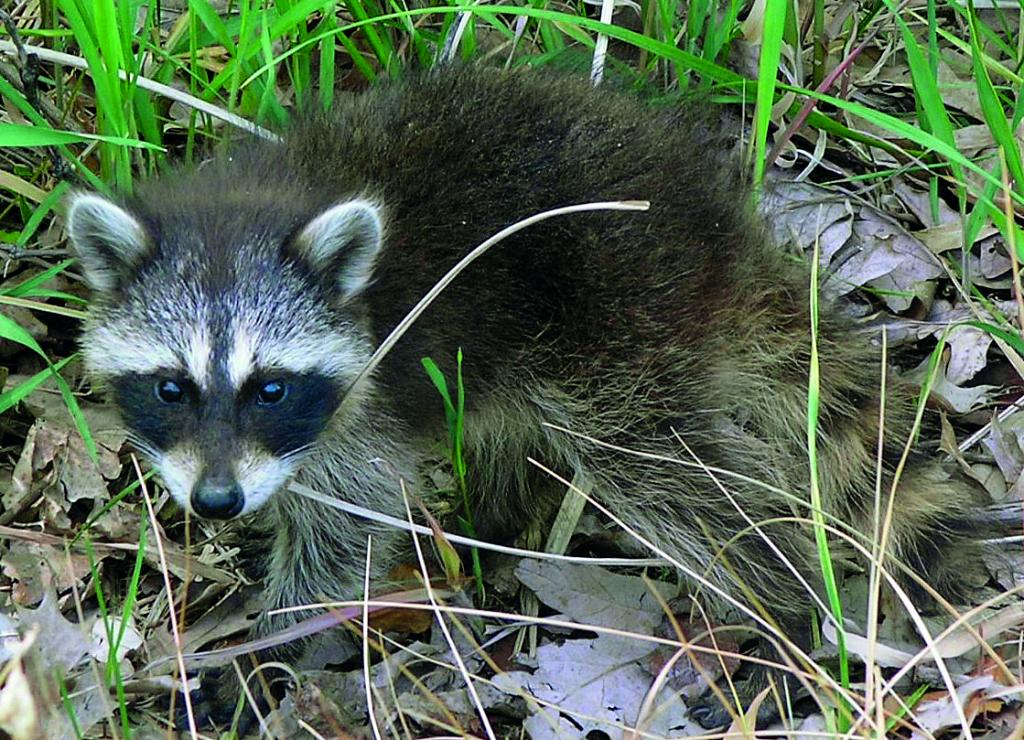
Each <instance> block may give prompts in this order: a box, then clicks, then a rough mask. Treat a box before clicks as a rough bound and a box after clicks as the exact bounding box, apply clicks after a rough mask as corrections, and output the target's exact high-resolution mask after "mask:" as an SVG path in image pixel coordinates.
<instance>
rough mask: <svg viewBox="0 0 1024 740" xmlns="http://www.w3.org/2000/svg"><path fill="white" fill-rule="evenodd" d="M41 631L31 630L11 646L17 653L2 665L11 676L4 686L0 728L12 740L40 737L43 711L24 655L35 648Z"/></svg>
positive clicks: (0, 692)
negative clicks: (31, 681)
mask: <svg viewBox="0 0 1024 740" xmlns="http://www.w3.org/2000/svg"><path fill="white" fill-rule="evenodd" d="M37 634H38V632H37V631H32V632H29V633H28V634H27V635H26V636H25V637H24V639H22V640H19V641H18V644H17V645H14V646H12V647H10V648H8V649H9V650H11V651H12V652H13V653H14V656H13V657H12V658H11V659H10V661H9V662H8V664H7V665H5V666H3V667H2V668H0V675H4V674H6V675H7V680H6V681H4V684H3V687H0V730H3V731H4V732H5V733H6V734H8V735H10V736H11V740H34V738H36V737H38V731H39V710H38V708H37V707H36V701H35V698H34V697H33V696H32V691H31V689H30V688H29V682H28V678H27V677H26V676H25V670H24V668H23V666H22V664H21V656H22V655H24V654H25V653H26V652H27V651H28V649H29V648H30V647H31V645H32V643H33V642H34V640H35V637H36V635H37Z"/></svg>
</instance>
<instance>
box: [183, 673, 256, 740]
mask: <svg viewBox="0 0 1024 740" xmlns="http://www.w3.org/2000/svg"><path fill="white" fill-rule="evenodd" d="M241 695H242V687H241V684H240V683H239V681H238V677H237V675H235V672H234V670H233V669H232V668H231V667H228V668H226V669H221V668H210V669H207V670H205V671H202V672H201V673H200V674H199V688H197V689H195V690H193V691H190V692H189V696H188V698H189V700H190V703H191V705H192V714H193V717H194V718H195V723H196V728H197V729H205V728H214V729H225V728H229V727H234V728H235V731H236V734H237V736H238V737H245V735H246V734H247V733H248V732H249V730H251V729H253V728H254V727H255V725H256V722H257V717H256V712H255V711H254V710H253V708H252V707H251V706H250V705H249V702H248V701H247V700H246V699H245V698H242V699H241V701H242V704H241V707H239V697H241ZM257 697H258V700H259V698H260V697H259V694H257ZM258 709H259V711H261V712H263V711H264V710H265V709H266V702H262V701H260V702H259V706H258ZM236 714H237V719H236ZM174 725H175V727H176V728H177V729H178V730H179V731H187V730H188V729H189V722H188V710H187V708H186V703H185V697H184V696H178V697H177V698H176V701H175V705H174Z"/></svg>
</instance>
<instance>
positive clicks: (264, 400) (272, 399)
mask: <svg viewBox="0 0 1024 740" xmlns="http://www.w3.org/2000/svg"><path fill="white" fill-rule="evenodd" d="M287 395H288V386H287V385H285V384H284V383H282V382H281V381H280V380H271V381H269V382H267V383H264V384H263V385H262V386H260V389H259V390H258V391H256V404H257V405H258V406H274V405H275V404H278V403H281V401H283V400H284V399H285V397H286V396H287Z"/></svg>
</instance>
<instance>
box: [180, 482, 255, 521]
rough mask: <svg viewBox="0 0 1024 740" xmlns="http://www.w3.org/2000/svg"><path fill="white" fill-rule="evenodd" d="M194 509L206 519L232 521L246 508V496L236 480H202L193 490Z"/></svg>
mask: <svg viewBox="0 0 1024 740" xmlns="http://www.w3.org/2000/svg"><path fill="white" fill-rule="evenodd" d="M191 501H192V509H193V511H195V513H196V514H198V515H199V516H201V517H204V518H206V519H230V518H231V517H233V516H235V515H236V514H238V513H239V512H240V511H241V510H242V507H244V506H245V494H243V493H242V487H241V486H240V485H238V481H236V480H235V479H234V478H219V477H218V478H212V477H211V478H206V477H204V478H202V479H200V481H199V482H198V483H196V485H195V488H193V489H192V497H191Z"/></svg>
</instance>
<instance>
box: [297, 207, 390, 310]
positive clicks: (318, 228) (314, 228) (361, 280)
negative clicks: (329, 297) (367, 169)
mask: <svg viewBox="0 0 1024 740" xmlns="http://www.w3.org/2000/svg"><path fill="white" fill-rule="evenodd" d="M383 231H384V226H383V223H382V220H381V215H380V209H379V208H378V207H377V206H376V205H374V204H373V203H371V202H370V201H368V200H362V199H357V200H350V201H346V202H344V203H339V204H338V205H336V206H331V207H330V208H328V209H327V210H326V211H324V212H323V213H321V214H320V215H319V216H317V217H316V218H314V219H313V220H312V221H310V222H309V223H308V224H306V226H305V228H303V229H302V232H301V233H300V234H299V236H298V237H297V238H296V239H295V245H296V247H297V249H298V252H299V254H300V255H301V256H302V257H304V258H305V259H306V260H307V261H308V262H309V263H310V264H311V265H312V266H313V267H314V269H316V270H320V271H327V270H331V271H334V272H335V273H336V278H337V281H338V285H339V286H340V287H341V290H342V292H343V294H344V297H345V298H351V297H353V296H355V295H357V294H359V293H360V292H361V291H362V290H363V289H364V288H365V287H366V286H367V285H369V283H370V278H371V277H372V276H373V263H374V261H375V260H376V259H377V253H378V252H380V247H381V241H382V238H383Z"/></svg>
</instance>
